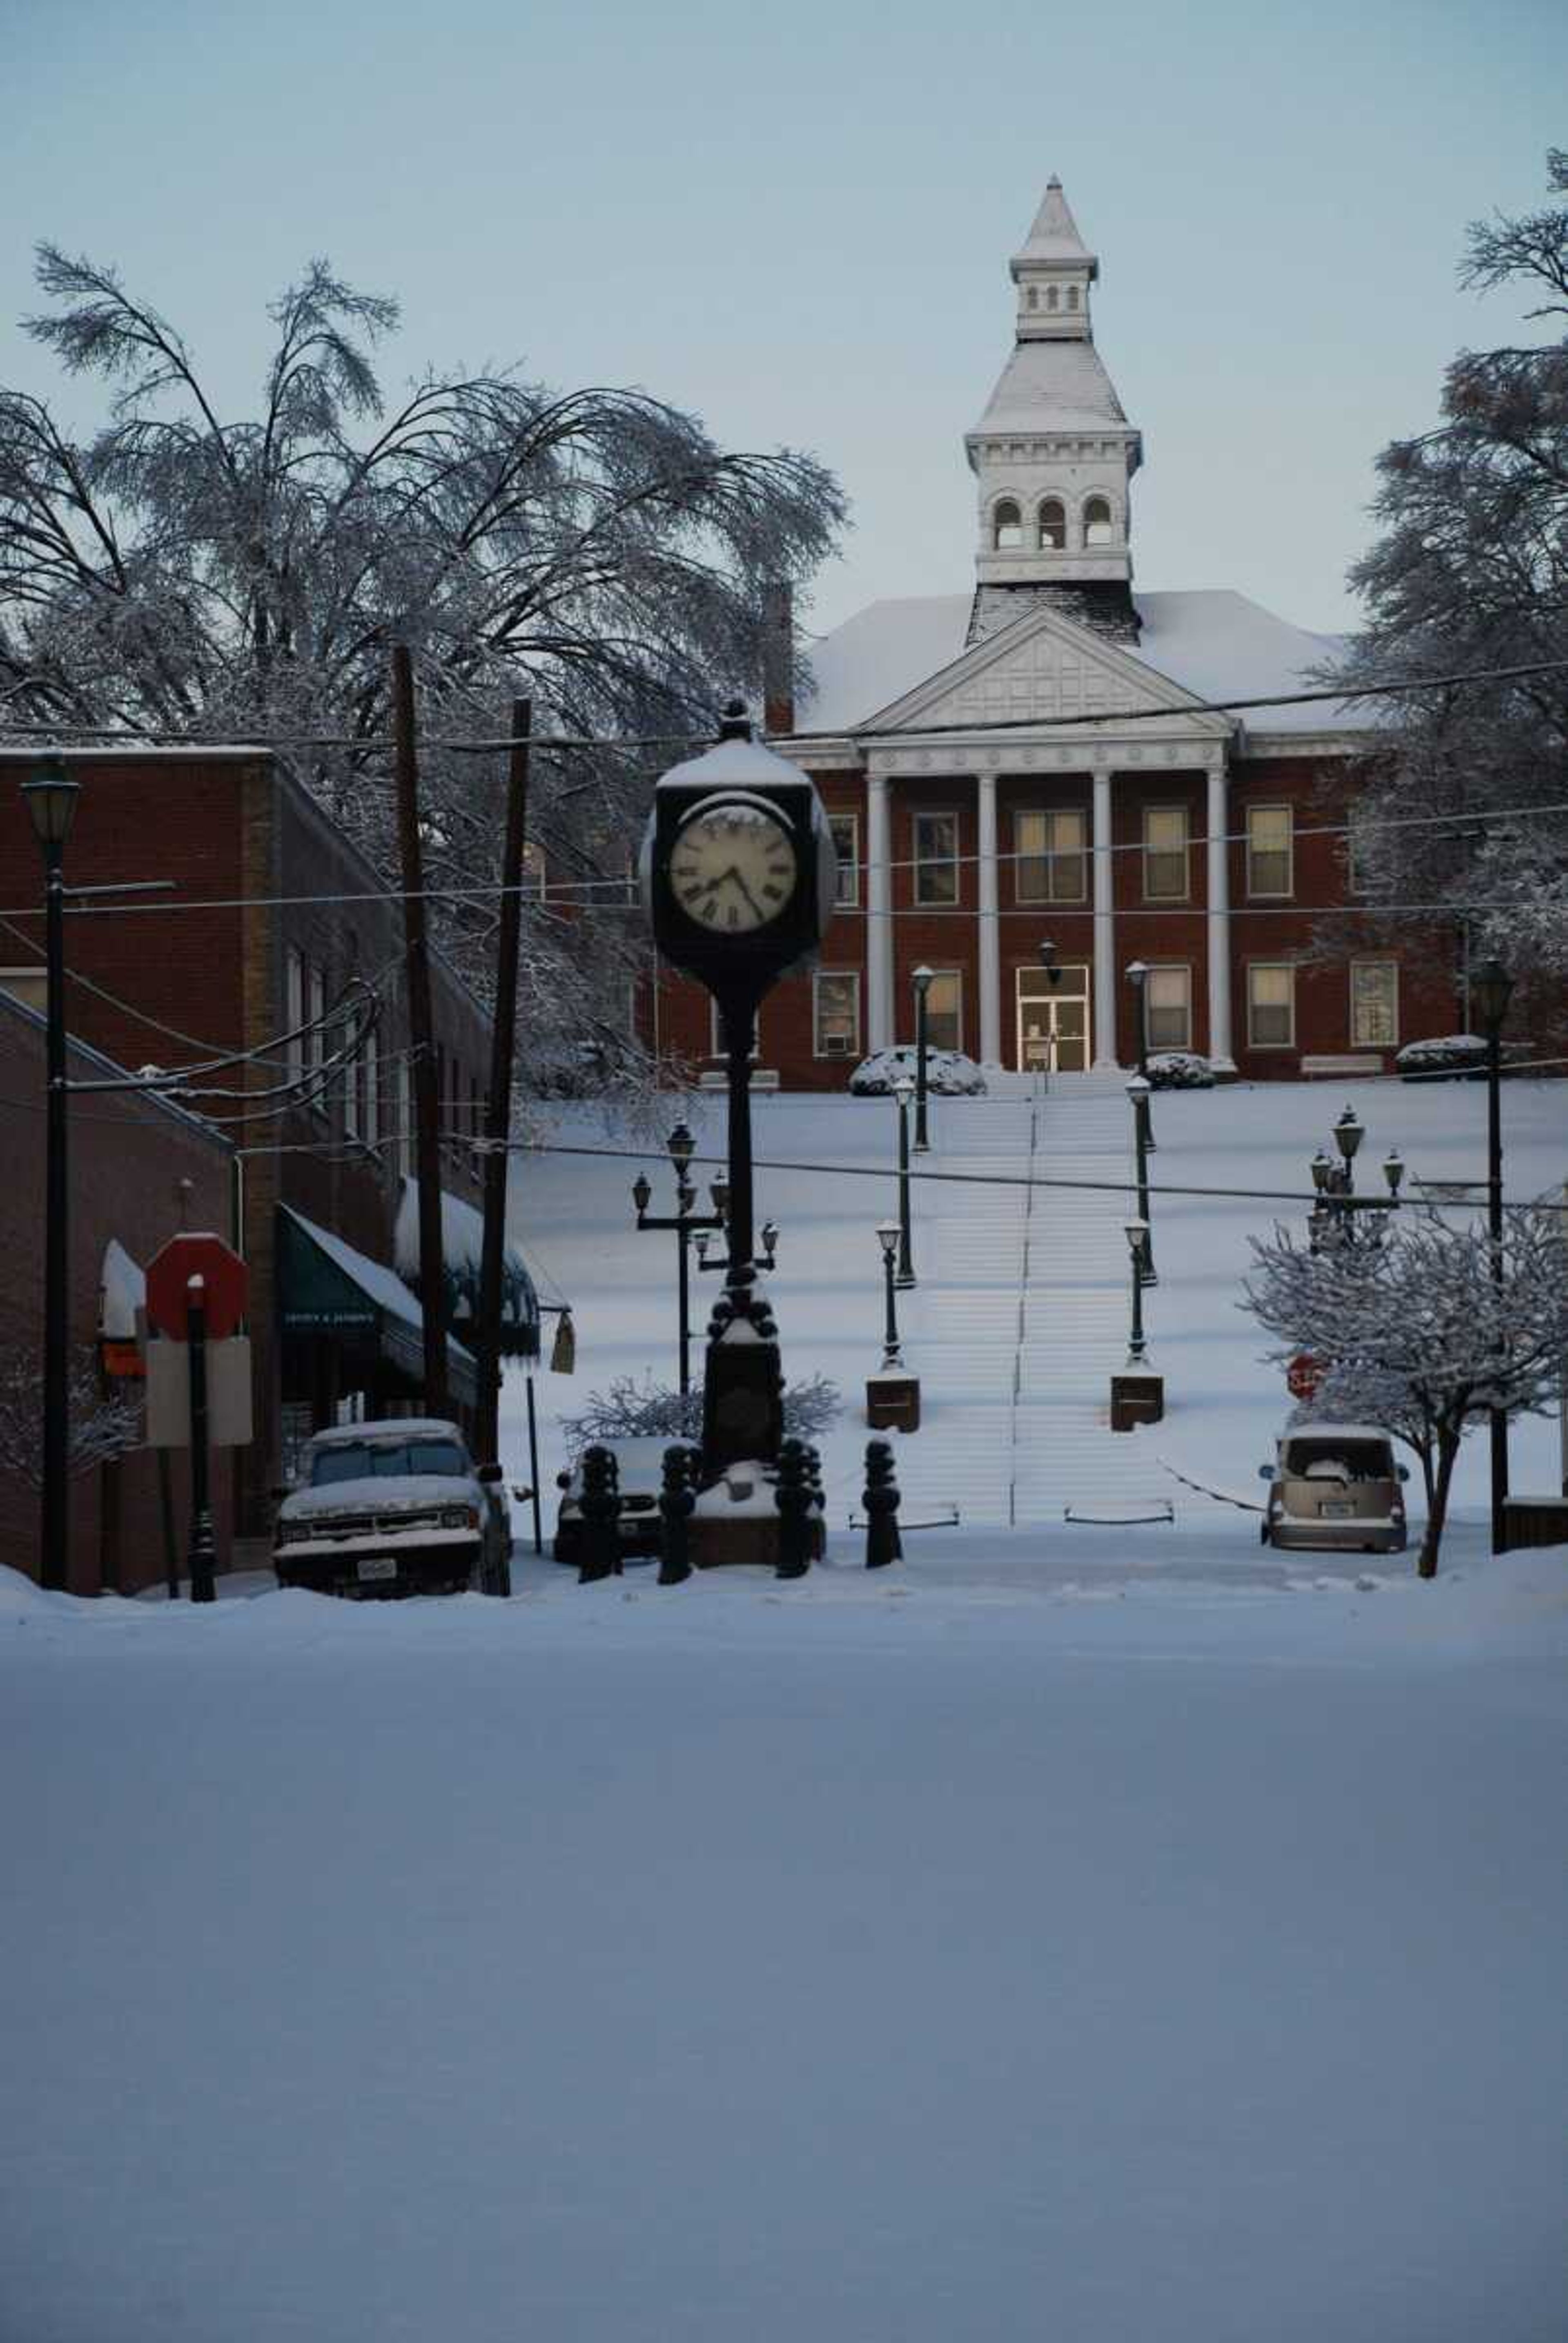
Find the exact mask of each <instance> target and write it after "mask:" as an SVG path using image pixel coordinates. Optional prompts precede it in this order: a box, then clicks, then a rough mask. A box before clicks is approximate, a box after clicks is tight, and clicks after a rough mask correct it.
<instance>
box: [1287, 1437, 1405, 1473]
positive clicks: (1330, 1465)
mask: <svg viewBox="0 0 1568 2343" xmlns="http://www.w3.org/2000/svg"><path fill="white" fill-rule="evenodd" d="M1314 1467H1315V1470H1314V1469H1313V1468H1314ZM1285 1470H1286V1472H1287V1473H1290V1475H1291V1476H1292V1479H1294V1480H1301V1479H1304V1478H1305V1477H1307V1475H1308V1474H1309V1473H1310V1474H1311V1476H1312V1478H1313V1479H1314V1480H1318V1479H1323V1480H1326V1479H1327V1478H1328V1476H1329V1474H1330V1473H1339V1474H1340V1475H1341V1476H1342V1479H1344V1480H1346V1481H1387V1480H1391V1479H1392V1476H1393V1465H1392V1462H1391V1461H1390V1457H1389V1452H1388V1450H1387V1448H1386V1447H1385V1446H1384V1445H1383V1443H1382V1441H1381V1440H1332V1441H1330V1440H1292V1442H1291V1443H1290V1444H1289V1446H1288V1447H1287V1448H1286V1450H1285Z"/></svg>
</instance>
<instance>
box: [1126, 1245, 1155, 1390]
mask: <svg viewBox="0 0 1568 2343" xmlns="http://www.w3.org/2000/svg"><path fill="white" fill-rule="evenodd" d="M1124 1225H1125V1228H1126V1233H1127V1249H1128V1251H1129V1252H1130V1253H1131V1256H1132V1340H1131V1342H1130V1343H1129V1344H1128V1348H1127V1363H1128V1365H1129V1366H1130V1367H1141V1366H1142V1365H1143V1364H1144V1363H1145V1361H1146V1360H1147V1358H1148V1355H1149V1353H1148V1347H1147V1345H1146V1344H1145V1342H1144V1340H1143V1287H1144V1282H1145V1281H1144V1276H1143V1249H1144V1247H1145V1246H1146V1245H1147V1243H1148V1242H1149V1223H1148V1222H1147V1221H1128V1222H1126V1223H1125V1224H1124Z"/></svg>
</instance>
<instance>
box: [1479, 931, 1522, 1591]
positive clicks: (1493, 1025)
mask: <svg viewBox="0 0 1568 2343" xmlns="http://www.w3.org/2000/svg"><path fill="white" fill-rule="evenodd" d="M1470 999H1471V1004H1472V1007H1473V1009H1474V1011H1476V1013H1477V1015H1478V1016H1479V1017H1480V1020H1481V1030H1482V1032H1483V1034H1484V1035H1485V1037H1486V1232H1487V1236H1488V1238H1489V1240H1490V1242H1491V1246H1492V1280H1493V1284H1494V1285H1495V1286H1496V1288H1497V1289H1498V1291H1499V1292H1501V1291H1502V1288H1503V1025H1504V1023H1505V1022H1506V1021H1507V1017H1508V1004H1509V1001H1511V1000H1512V999H1513V978H1512V977H1511V976H1510V975H1509V973H1508V970H1506V969H1505V968H1504V967H1503V965H1502V963H1501V961H1498V960H1487V961H1485V962H1483V965H1482V967H1481V968H1480V969H1478V970H1476V971H1475V973H1474V974H1473V976H1472V977H1471V980H1470ZM1491 1430H1492V1551H1493V1554H1502V1553H1503V1551H1504V1547H1505V1538H1504V1534H1503V1533H1504V1523H1503V1499H1504V1498H1505V1497H1506V1496H1507V1494H1508V1410H1507V1409H1506V1408H1505V1407H1494V1408H1493V1410H1492V1416H1491Z"/></svg>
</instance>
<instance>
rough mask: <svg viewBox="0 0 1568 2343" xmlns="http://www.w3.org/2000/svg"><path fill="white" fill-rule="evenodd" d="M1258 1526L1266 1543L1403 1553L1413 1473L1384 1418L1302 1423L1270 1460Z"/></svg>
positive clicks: (1263, 1467)
mask: <svg viewBox="0 0 1568 2343" xmlns="http://www.w3.org/2000/svg"><path fill="white" fill-rule="evenodd" d="M1258 1472H1259V1475H1260V1477H1261V1479H1262V1480H1265V1481H1267V1482H1268V1483H1269V1494H1268V1499H1267V1502H1266V1504H1265V1507H1264V1513H1263V1526H1262V1531H1261V1535H1262V1540H1263V1543H1264V1544H1265V1545H1274V1546H1282V1547H1284V1548H1286V1549H1292V1550H1293V1549H1296V1548H1306V1549H1309V1550H1317V1551H1322V1552H1330V1553H1342V1554H1402V1552H1403V1551H1404V1548H1405V1544H1406V1543H1407V1536H1406V1529H1405V1517H1404V1493H1403V1489H1402V1483H1403V1482H1405V1481H1407V1480H1408V1479H1409V1477H1410V1475H1409V1473H1408V1471H1407V1469H1406V1467H1405V1466H1404V1465H1402V1464H1396V1463H1394V1460H1393V1443H1392V1441H1391V1440H1390V1438H1389V1435H1388V1433H1386V1432H1385V1431H1384V1430H1383V1429H1382V1425H1381V1424H1376V1423H1309V1424H1298V1425H1296V1426H1295V1427H1294V1429H1293V1430H1292V1431H1290V1432H1287V1433H1284V1435H1283V1436H1282V1439H1281V1441H1280V1443H1279V1450H1278V1453H1277V1454H1276V1456H1275V1459H1274V1462H1273V1463H1272V1464H1260V1465H1259V1467H1258Z"/></svg>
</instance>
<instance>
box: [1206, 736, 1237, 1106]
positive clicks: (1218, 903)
mask: <svg viewBox="0 0 1568 2343" xmlns="http://www.w3.org/2000/svg"><path fill="white" fill-rule="evenodd" d="M1229 828H1230V815H1229V809H1228V807H1227V805H1226V790H1225V768H1224V765H1223V763H1222V762H1221V764H1220V765H1219V767H1218V768H1217V769H1214V770H1213V771H1211V773H1210V775H1209V1057H1210V1060H1211V1063H1213V1064H1214V1065H1216V1066H1219V1067H1220V1068H1221V1069H1222V1070H1223V1071H1226V1072H1228V1073H1234V1072H1235V1071H1236V1064H1235V1060H1234V1059H1233V1058H1232V1057H1231V855H1230V847H1229V844H1228V841H1227V839H1226V831H1227V830H1228V829H1229Z"/></svg>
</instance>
